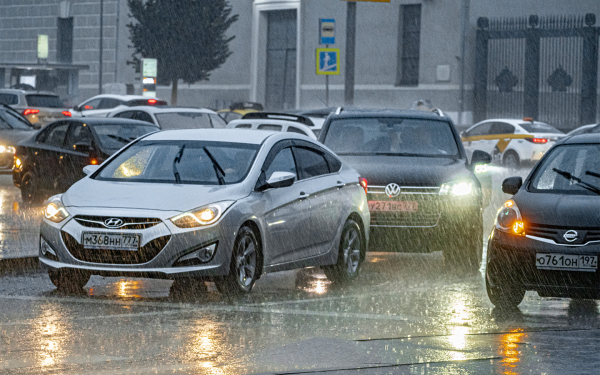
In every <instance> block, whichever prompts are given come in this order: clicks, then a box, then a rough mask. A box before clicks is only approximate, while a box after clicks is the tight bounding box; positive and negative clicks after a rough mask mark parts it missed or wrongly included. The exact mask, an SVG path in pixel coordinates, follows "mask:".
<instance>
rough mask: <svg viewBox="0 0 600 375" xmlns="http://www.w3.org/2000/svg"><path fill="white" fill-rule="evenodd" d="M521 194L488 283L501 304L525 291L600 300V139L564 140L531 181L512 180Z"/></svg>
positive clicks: (491, 248)
mask: <svg viewBox="0 0 600 375" xmlns="http://www.w3.org/2000/svg"><path fill="white" fill-rule="evenodd" d="M502 190H503V191H504V192H505V193H507V194H513V195H514V196H513V197H512V199H510V200H508V201H506V203H504V205H503V206H502V207H501V208H500V210H499V211H498V215H497V217H496V224H495V228H494V229H493V231H492V234H491V235H490V241H489V243H488V255H487V262H488V263H487V271H486V286H487V292H488V296H489V298H490V300H491V302H492V303H493V304H494V305H496V306H498V307H509V308H510V307H516V306H517V305H518V304H519V303H521V301H522V300H523V296H524V295H525V291H527V290H534V291H537V292H538V294H539V295H540V296H541V297H570V298H600V277H599V276H600V275H599V274H598V256H599V255H600V134H584V135H576V136H573V137H568V138H563V139H562V140H560V141H559V142H558V143H557V144H556V145H555V146H554V147H553V148H552V149H550V150H549V151H548V152H547V153H546V154H545V155H544V157H543V158H542V159H541V160H540V161H539V162H538V164H537V165H536V167H535V168H534V169H533V170H532V171H531V173H530V174H529V176H528V177H527V178H526V179H525V181H522V179H521V177H511V178H507V179H506V180H504V182H503V184H502Z"/></svg>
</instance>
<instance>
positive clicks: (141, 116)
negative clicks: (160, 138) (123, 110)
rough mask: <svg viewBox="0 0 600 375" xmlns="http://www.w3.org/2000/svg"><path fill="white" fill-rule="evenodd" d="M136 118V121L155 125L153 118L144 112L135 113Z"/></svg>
mask: <svg viewBox="0 0 600 375" xmlns="http://www.w3.org/2000/svg"><path fill="white" fill-rule="evenodd" d="M134 117H135V119H136V120H140V121H145V122H149V123H152V124H154V121H153V120H152V116H150V115H149V114H148V113H146V112H144V111H137V112H136V113H135V116H134Z"/></svg>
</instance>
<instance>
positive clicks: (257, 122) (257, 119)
mask: <svg viewBox="0 0 600 375" xmlns="http://www.w3.org/2000/svg"><path fill="white" fill-rule="evenodd" d="M227 127H228V128H230V129H254V130H268V131H274V132H284V133H296V134H302V135H305V136H307V137H309V138H311V139H314V140H317V136H316V134H315V133H314V132H313V128H314V124H313V122H312V121H311V120H310V119H309V118H307V117H304V116H299V115H291V114H285V113H268V112H251V113H247V114H246V115H244V117H242V118H241V119H239V120H232V121H230V122H229V123H228V124H227Z"/></svg>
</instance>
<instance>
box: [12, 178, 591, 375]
mask: <svg viewBox="0 0 600 375" xmlns="http://www.w3.org/2000/svg"><path fill="white" fill-rule="evenodd" d="M496 173H497V175H496V176H494V182H495V185H496V186H499V183H500V182H501V179H502V177H504V176H505V175H506V172H505V171H503V170H497V171H496ZM524 173H525V172H523V171H522V172H521V174H524ZM7 181H9V180H8V179H7V178H6V176H3V177H0V197H1V198H2V203H1V212H0V222H1V223H0V224H1V227H0V235H2V238H1V239H0V240H2V242H0V244H1V246H0V249H1V251H0V255H2V256H3V257H8V256H10V254H15V253H20V254H25V253H27V252H28V251H29V252H31V251H33V253H34V254H35V252H36V251H37V249H36V248H35V243H36V239H37V225H38V224H37V221H38V220H39V211H40V209H39V208H24V207H22V205H20V204H18V203H17V205H16V206H15V204H14V202H18V201H19V199H18V191H17V190H16V189H14V188H12V187H11V186H10V183H8V182H7ZM505 198H506V197H505V196H504V195H503V194H502V193H500V192H498V191H496V192H495V194H494V202H493V203H492V207H490V208H488V209H487V210H486V212H485V215H484V217H485V219H486V229H485V232H486V233H489V229H490V228H491V220H493V216H494V212H495V210H496V208H497V207H498V206H499V205H500V204H501V203H502V202H503V200H504V199H505ZM375 250H376V249H375ZM481 271H482V272H483V270H481ZM482 272H480V273H479V274H475V275H463V274H460V273H459V272H455V271H453V270H449V269H447V268H446V267H445V266H444V261H443V257H442V255H441V253H433V254H389V253H377V252H371V253H369V255H368V257H367V261H366V262H365V264H364V266H363V269H362V274H361V276H360V278H359V279H358V280H357V282H356V283H354V284H353V285H351V286H348V287H344V288H335V287H333V286H332V285H331V284H330V283H329V282H328V281H327V279H326V278H325V276H324V275H323V273H322V272H321V271H320V270H319V269H317V268H310V269H304V270H299V271H289V272H281V273H274V274H269V275H265V276H263V278H261V280H259V282H258V283H257V284H256V287H255V289H254V290H253V292H252V293H251V294H250V295H249V296H248V297H245V298H241V299H228V298H226V297H224V296H222V295H221V294H220V293H218V292H217V291H216V289H215V288H214V285H213V284H212V283H207V284H206V290H196V291H188V292H186V293H177V291H176V290H171V282H170V281H164V280H147V279H124V278H102V277H97V276H93V277H92V279H91V280H90V282H89V283H88V284H87V285H86V287H85V290H84V291H82V292H80V293H75V294H64V293H61V292H58V291H56V290H55V288H54V287H53V285H52V284H51V283H50V280H49V279H48V277H47V275H45V274H44V273H41V272H26V273H21V274H16V275H14V274H13V275H9V274H6V275H0V373H2V374H3V373H7V374H20V373H48V374H52V373H56V374H83V373H99V374H121V373H132V374H147V373H158V374H166V373H197V374H247V373H248V374H260V373H308V374H355V373H362V374H369V375H370V374H525V373H534V374H584V373H589V374H597V373H598V368H600V355H599V354H598V353H600V334H599V333H600V332H599V330H598V329H599V328H600V319H599V315H598V307H597V304H596V302H594V301H575V300H573V301H572V300H568V299H559V298H553V299H541V298H539V297H538V296H537V294H536V293H531V292H528V293H527V295H526V297H525V300H524V301H523V303H522V304H521V305H520V306H519V309H518V310H516V311H510V312H506V311H499V310H497V309H494V308H493V306H492V305H491V304H490V302H489V301H488V299H487V296H486V293H485V287H484V284H483V276H482Z"/></svg>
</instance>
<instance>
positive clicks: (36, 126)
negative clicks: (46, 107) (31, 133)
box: [31, 122, 42, 130]
mask: <svg viewBox="0 0 600 375" xmlns="http://www.w3.org/2000/svg"><path fill="white" fill-rule="evenodd" d="M31 127H32V128H34V129H35V130H40V129H41V128H42V125H41V124H40V123H38V122H36V123H35V124H31Z"/></svg>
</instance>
